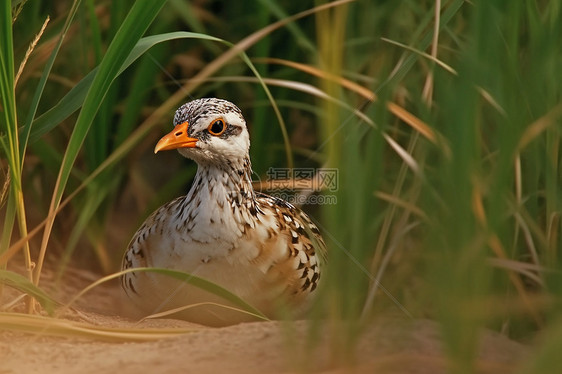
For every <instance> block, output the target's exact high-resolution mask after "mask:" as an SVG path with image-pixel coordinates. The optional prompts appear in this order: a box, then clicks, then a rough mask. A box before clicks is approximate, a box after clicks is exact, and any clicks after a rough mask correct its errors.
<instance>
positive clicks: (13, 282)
mask: <svg viewBox="0 0 562 374" xmlns="http://www.w3.org/2000/svg"><path fill="white" fill-rule="evenodd" d="M0 284H5V285H6V286H8V287H12V288H15V289H16V290H19V291H21V292H24V293H26V294H28V295H29V296H33V298H35V300H37V301H39V303H40V304H41V306H42V307H43V309H45V310H46V311H47V313H49V315H52V314H53V311H54V306H55V305H57V304H58V303H57V302H56V301H55V300H54V299H53V298H51V297H50V296H49V295H48V294H47V293H46V292H45V291H43V290H42V289H41V288H39V287H37V286H35V285H34V284H33V283H31V281H30V280H29V279H27V278H25V277H24V276H22V275H20V274H18V273H14V272H13V271H8V270H1V269H0Z"/></svg>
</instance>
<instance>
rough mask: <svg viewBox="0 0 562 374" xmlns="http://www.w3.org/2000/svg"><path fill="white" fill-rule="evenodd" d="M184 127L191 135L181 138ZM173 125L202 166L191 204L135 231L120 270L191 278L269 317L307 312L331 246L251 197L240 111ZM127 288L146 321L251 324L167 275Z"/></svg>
mask: <svg viewBox="0 0 562 374" xmlns="http://www.w3.org/2000/svg"><path fill="white" fill-rule="evenodd" d="M217 119H218V120H220V121H223V124H225V127H226V128H224V129H223V130H222V132H221V133H220V135H218V134H216V135H213V131H212V130H213V129H214V128H211V125H212V124H213V123H215V122H214V121H217ZM186 122H187V128H186V130H185V131H186V132H187V134H182V133H181V131H180V130H177V132H176V129H180V125H181V124H184V123H186ZM174 125H175V126H176V127H175V128H174V130H173V131H172V132H171V133H170V134H169V135H167V137H169V136H171V134H173V133H174V132H176V133H175V135H176V136H185V135H187V136H189V138H191V139H192V140H193V142H194V141H195V140H197V142H196V145H195V146H194V145H189V146H187V147H186V148H183V147H179V148H178V150H179V152H180V153H181V154H182V155H184V156H185V157H188V158H191V159H193V160H195V161H196V162H197V163H198V170H197V174H196V176H195V179H194V181H193V185H192V187H191V189H190V191H189V193H188V194H187V195H186V196H182V197H179V198H177V199H175V200H173V201H171V202H169V203H167V204H166V205H164V206H162V207H160V208H159V209H158V210H157V211H155V212H154V213H153V214H152V215H151V216H150V217H148V219H147V220H146V221H145V222H144V224H143V225H142V226H141V227H140V228H139V230H138V231H137V233H136V234H135V235H134V236H133V238H132V240H131V242H130V244H129V248H128V250H127V252H126V253H125V256H124V259H123V266H122V267H123V269H130V268H135V267H160V268H169V269H174V270H180V271H184V272H187V273H191V274H193V275H196V276H198V277H201V278H205V279H207V280H210V281H211V282H213V283H216V284H218V285H220V286H222V287H224V288H226V289H228V290H229V291H231V292H233V293H235V294H236V295H238V296H240V297H241V298H242V299H243V300H245V301H246V302H248V303H250V304H251V305H253V306H255V307H257V308H258V309H260V310H261V311H263V312H264V313H265V314H266V315H268V316H271V317H275V311H276V310H277V309H278V308H279V307H282V308H284V309H287V307H288V308H289V309H292V310H296V311H299V310H301V311H302V310H304V309H306V307H307V306H308V304H309V303H310V300H311V296H312V295H313V294H314V291H315V290H316V288H317V286H318V282H319V280H320V274H321V267H322V263H323V262H324V257H325V244H324V242H323V240H322V237H321V236H320V233H319V231H318V228H317V227H316V226H315V225H314V224H313V223H312V222H311V220H310V219H309V217H308V216H307V215H306V214H305V213H304V212H302V211H301V210H299V209H297V208H295V207H294V206H292V205H291V204H289V203H287V202H285V201H283V200H280V199H277V198H275V197H271V196H268V195H265V194H262V193H259V192H255V191H254V189H253V187H252V184H251V174H252V171H251V163H250V160H249V156H248V151H249V145H250V144H249V135H248V131H247V128H246V123H245V120H244V118H243V116H242V113H241V111H240V109H238V107H236V106H235V105H234V104H232V103H230V102H228V101H226V100H220V99H214V98H211V99H199V100H194V101H191V102H189V103H187V104H184V105H183V106H181V107H180V108H179V109H178V110H177V111H176V114H175V116H174ZM217 126H218V125H217ZM217 129H220V127H217ZM192 144H193V143H192ZM174 148H175V147H174ZM165 149H170V148H165ZM121 282H122V286H123V289H124V291H125V293H126V294H127V296H128V297H129V298H130V299H131V300H132V301H133V302H134V304H135V305H136V306H137V307H138V308H139V309H140V310H142V311H143V313H144V314H153V313H158V312H162V311H165V310H169V309H171V308H177V307H182V306H185V305H190V304H196V305H197V306H194V307H192V308H188V309H186V310H183V311H182V312H181V313H178V314H177V315H176V316H178V317H180V318H185V319H188V320H192V321H195V322H200V323H205V324H210V325H226V324H231V323H236V322H240V321H243V320H247V319H248V316H247V315H244V314H241V313H239V312H234V311H232V310H229V309H225V308H221V307H218V306H214V305H211V304H209V303H218V304H226V303H225V301H224V300H223V299H221V298H219V297H217V296H215V295H212V294H210V293H208V292H206V291H202V290H201V289H197V288H195V287H194V286H191V285H188V284H186V283H182V282H179V281H177V280H175V279H173V278H170V277H166V276H163V275H161V274H155V273H150V272H130V273H126V274H125V275H124V276H123V277H122V278H121ZM199 303H206V304H205V305H199Z"/></svg>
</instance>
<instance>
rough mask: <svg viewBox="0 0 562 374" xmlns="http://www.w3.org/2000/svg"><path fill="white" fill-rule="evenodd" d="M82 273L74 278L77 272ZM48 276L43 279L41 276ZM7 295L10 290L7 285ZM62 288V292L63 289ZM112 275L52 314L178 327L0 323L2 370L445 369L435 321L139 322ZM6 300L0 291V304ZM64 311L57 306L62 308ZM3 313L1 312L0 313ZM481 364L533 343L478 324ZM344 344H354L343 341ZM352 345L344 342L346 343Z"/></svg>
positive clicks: (71, 289) (496, 367)
mask: <svg viewBox="0 0 562 374" xmlns="http://www.w3.org/2000/svg"><path fill="white" fill-rule="evenodd" d="M96 277H97V276H96V275H94V274H91V273H88V272H85V271H78V270H74V271H72V272H71V276H70V279H71V280H69V278H68V277H67V278H66V280H64V281H63V283H62V284H61V285H59V286H55V285H54V284H51V285H50V287H51V290H52V292H57V294H59V295H74V294H75V293H76V291H77V290H79V289H80V287H81V286H83V285H84V284H88V283H89V282H91V281H93V280H95V279H96ZM77 279H78V280H77ZM49 281H50V279H48V277H47V279H46V280H45V281H44V283H46V284H47V285H48V284H49ZM4 294H5V295H4V299H7V298H10V297H13V296H14V293H13V292H5V293H4ZM67 298H68V296H67ZM118 300H119V298H118V288H117V285H116V284H110V285H105V286H103V287H99V288H96V289H94V290H93V291H92V292H90V293H88V294H86V295H85V296H84V298H82V299H80V300H79V302H78V303H77V304H76V307H75V309H73V310H66V311H64V312H61V311H59V315H58V317H57V318H58V320H59V321H63V322H67V323H72V324H79V325H80V326H92V325H93V326H101V327H108V328H135V329H142V330H143V331H147V332H148V331H156V330H155V329H171V331H176V332H181V333H179V334H176V335H169V334H167V336H170V337H161V338H158V339H156V340H152V341H136V342H135V341H132V340H133V339H119V340H118V341H115V340H113V341H111V339H109V338H103V337H102V338H100V337H95V338H94V337H91V336H86V335H84V336H79V337H76V336H74V337H68V336H67V337H61V336H56V335H57V332H56V331H55V330H52V331H49V330H44V329H38V330H35V331H33V332H22V331H19V330H15V329H13V326H12V329H7V328H5V327H6V326H4V329H3V330H2V331H1V332H0V374H7V373H29V374H33V373H41V374H48V373H59V374H66V373H96V374H97V373H116V372H119V373H120V374H129V373H131V374H132V373H135V374H138V373H293V372H314V373H373V372H377V373H446V372H447V365H448V363H447V360H446V359H445V357H446V356H445V355H444V354H443V352H442V348H441V342H440V337H439V335H440V334H439V325H438V324H437V323H435V322H433V321H430V320H424V319H419V320H416V319H409V318H406V317H402V316H393V317H389V316H386V317H383V316H381V317H380V318H377V319H376V320H375V321H373V322H372V323H371V324H370V325H369V326H368V328H367V329H365V331H363V333H362V334H361V336H360V338H359V339H358V340H357V342H356V345H353V344H350V343H343V342H342V339H343V338H342V336H341V335H339V334H338V331H341V329H342V328H345V326H344V325H345V322H334V321H331V322H330V323H328V322H320V324H319V325H315V326H319V328H318V332H317V334H315V335H314V338H310V334H309V331H310V327H311V323H312V322H310V321H296V322H280V321H271V322H251V323H243V324H239V325H234V326H229V327H223V328H210V327H205V326H201V325H196V324H192V323H189V322H186V321H179V320H173V319H160V320H145V321H142V322H140V323H139V322H138V321H135V320H131V319H128V318H125V317H123V316H122V315H120V309H121V304H120V303H119V302H118ZM5 302H6V300H3V303H2V305H4V304H5ZM61 313H62V314H61ZM1 317H2V316H1V315H0V318H1ZM481 335H482V339H481V347H480V353H479V355H478V360H477V366H478V367H477V369H478V370H477V371H478V372H480V373H510V372H514V371H515V370H516V369H517V368H518V366H519V365H520V362H521V360H524V358H525V357H526V356H527V355H528V351H529V348H528V347H526V346H524V345H522V344H520V343H517V342H514V341H511V340H509V339H507V338H506V337H504V336H502V335H500V334H497V333H494V332H491V331H482V334H481ZM346 347H355V348H354V349H346ZM347 351H350V352H347Z"/></svg>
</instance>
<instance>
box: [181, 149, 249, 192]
mask: <svg viewBox="0 0 562 374" xmlns="http://www.w3.org/2000/svg"><path fill="white" fill-rule="evenodd" d="M201 194H202V195H201ZM190 195H191V197H195V195H201V196H199V197H200V198H201V199H202V200H205V199H207V198H209V199H211V200H215V201H219V202H226V200H228V202H229V203H231V202H232V201H239V202H246V201H250V202H252V201H254V200H255V192H254V188H253V186H252V166H251V164H250V159H248V158H245V159H243V160H240V161H237V162H227V163H224V164H220V165H215V164H199V165H198V168H197V173H196V174H195V179H194V180H193V185H192V186H191V190H190V191H189V194H188V197H190Z"/></svg>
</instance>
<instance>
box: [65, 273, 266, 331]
mask: <svg viewBox="0 0 562 374" xmlns="http://www.w3.org/2000/svg"><path fill="white" fill-rule="evenodd" d="M132 272H149V273H156V274H162V275H165V276H168V277H172V278H175V279H177V280H179V281H182V282H185V283H188V284H191V285H192V286H195V287H198V288H200V289H202V290H204V291H207V292H209V293H212V294H213V295H216V296H219V297H221V298H223V299H224V300H226V301H229V302H230V303H232V304H233V305H235V306H236V307H238V308H240V312H241V313H247V314H251V315H253V316H255V317H258V318H261V319H265V320H267V319H268V318H267V317H266V316H265V315H264V314H263V313H262V312H260V311H259V310H258V309H256V308H255V307H253V306H252V305H250V304H248V303H247V302H245V301H244V300H243V299H241V298H240V297H239V296H237V295H235V294H233V293H232V292H230V291H228V290H227V289H226V288H223V287H221V286H219V285H217V284H215V283H213V282H210V281H208V280H206V279H203V278H199V277H197V276H195V275H192V274H189V273H185V272H182V271H177V270H171V269H163V268H149V267H140V268H134V269H127V270H122V271H119V272H117V273H113V274H110V275H108V276H105V277H103V278H101V279H98V280H97V281H96V282H94V283H92V284H90V285H89V286H88V287H86V288H84V289H83V290H82V291H80V292H79V293H78V294H77V295H76V296H74V297H73V298H72V299H71V300H70V301H69V302H68V304H67V307H69V306H71V305H72V304H74V302H76V300H78V299H79V298H81V297H82V296H84V294H85V293H87V292H89V291H90V290H91V289H93V288H95V287H97V286H99V285H100V284H102V283H105V282H107V281H110V280H112V279H116V278H118V277H120V276H122V275H123V274H127V273H132Z"/></svg>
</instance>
